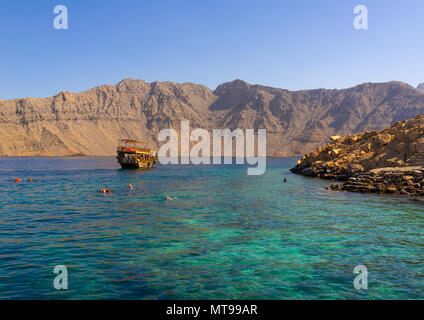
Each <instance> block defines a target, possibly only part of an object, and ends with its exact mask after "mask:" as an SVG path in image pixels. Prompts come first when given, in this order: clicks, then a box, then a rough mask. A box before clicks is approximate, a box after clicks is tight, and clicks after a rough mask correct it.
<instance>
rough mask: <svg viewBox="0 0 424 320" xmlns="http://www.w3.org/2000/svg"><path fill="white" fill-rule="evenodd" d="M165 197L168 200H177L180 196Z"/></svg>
mask: <svg viewBox="0 0 424 320" xmlns="http://www.w3.org/2000/svg"><path fill="white" fill-rule="evenodd" d="M165 199H166V200H177V199H178V198H177V197H174V198H171V197H170V196H168V195H166V196H165Z"/></svg>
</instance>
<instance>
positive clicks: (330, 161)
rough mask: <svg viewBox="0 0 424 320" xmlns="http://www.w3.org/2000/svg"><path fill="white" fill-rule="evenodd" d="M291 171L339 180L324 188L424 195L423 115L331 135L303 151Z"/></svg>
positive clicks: (415, 195)
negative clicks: (380, 127) (323, 142)
mask: <svg viewBox="0 0 424 320" xmlns="http://www.w3.org/2000/svg"><path fill="white" fill-rule="evenodd" d="M291 171H292V172H294V173H299V174H303V175H305V176H310V177H318V178H323V179H336V180H340V181H342V182H343V183H337V184H331V185H330V186H329V187H328V189H331V190H338V191H341V190H345V191H353V192H363V193H381V194H386V193H389V194H402V195H409V196H413V197H417V196H419V197H422V196H424V115H420V116H417V117H415V118H413V119H411V120H404V121H400V122H397V123H395V124H393V125H392V126H391V127H389V128H387V129H384V130H375V131H368V132H365V133H360V134H350V135H347V136H343V137H341V136H332V137H331V138H330V141H329V143H328V144H327V145H326V146H324V147H320V148H318V149H316V150H314V151H312V152H309V153H307V154H305V155H304V156H303V157H302V159H300V160H299V161H298V162H297V163H296V166H295V167H294V168H292V169H291Z"/></svg>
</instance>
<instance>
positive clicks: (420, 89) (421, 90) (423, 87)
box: [417, 82, 424, 93]
mask: <svg viewBox="0 0 424 320" xmlns="http://www.w3.org/2000/svg"><path fill="white" fill-rule="evenodd" d="M417 90H418V91H420V92H422V93H424V82H423V83H420V84H419V85H418V87H417Z"/></svg>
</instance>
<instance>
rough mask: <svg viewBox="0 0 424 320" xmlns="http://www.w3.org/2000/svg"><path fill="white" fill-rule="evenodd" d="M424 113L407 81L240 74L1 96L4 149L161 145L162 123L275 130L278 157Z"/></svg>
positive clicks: (270, 136) (27, 152) (272, 150)
mask: <svg viewBox="0 0 424 320" xmlns="http://www.w3.org/2000/svg"><path fill="white" fill-rule="evenodd" d="M419 114H424V94H423V93H421V92H420V91H418V90H417V89H415V88H413V87H412V86H410V85H408V84H405V83H402V82H387V83H364V84H361V85H358V86H356V87H353V88H349V89H343V90H327V89H316V90H302V91H288V90H284V89H278V88H272V87H266V86H261V85H251V84H248V83H246V82H244V81H241V80H235V81H232V82H227V83H223V84H221V85H219V86H218V87H217V88H216V89H215V90H211V89H209V88H207V87H205V86H203V85H199V84H194V83H173V82H153V83H147V82H145V81H143V80H134V79H124V80H122V81H121V82H119V83H118V84H116V85H103V86H99V87H96V88H93V89H91V90H87V91H83V92H80V93H71V92H61V93H59V94H57V95H55V96H53V97H49V98H24V99H13V100H0V155H3V156H75V155H86V156H97V155H112V154H114V153H115V150H116V145H117V140H118V139H124V138H134V139H142V140H144V141H147V142H148V144H149V145H150V146H152V147H158V142H157V136H158V133H159V131H160V130H161V129H167V128H174V129H177V130H178V129H179V125H180V120H190V127H191V128H192V129H193V128H197V127H200V128H205V129H208V130H212V129H218V128H222V129H223V128H230V129H235V128H241V129H246V128H254V129H267V152H268V155H271V156H292V155H301V154H304V153H306V152H308V151H311V150H313V149H315V148H316V147H318V146H320V145H322V144H324V143H325V142H326V141H328V139H329V137H330V136H334V135H347V134H352V133H357V132H362V131H368V130H378V129H382V128H385V127H388V126H390V125H391V124H392V123H394V122H396V121H401V120H405V119H411V118H413V117H415V116H417V115H419Z"/></svg>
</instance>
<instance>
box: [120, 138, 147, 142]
mask: <svg viewBox="0 0 424 320" xmlns="http://www.w3.org/2000/svg"><path fill="white" fill-rule="evenodd" d="M119 141H120V142H123V143H146V142H145V141H138V140H131V139H122V140H119Z"/></svg>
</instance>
